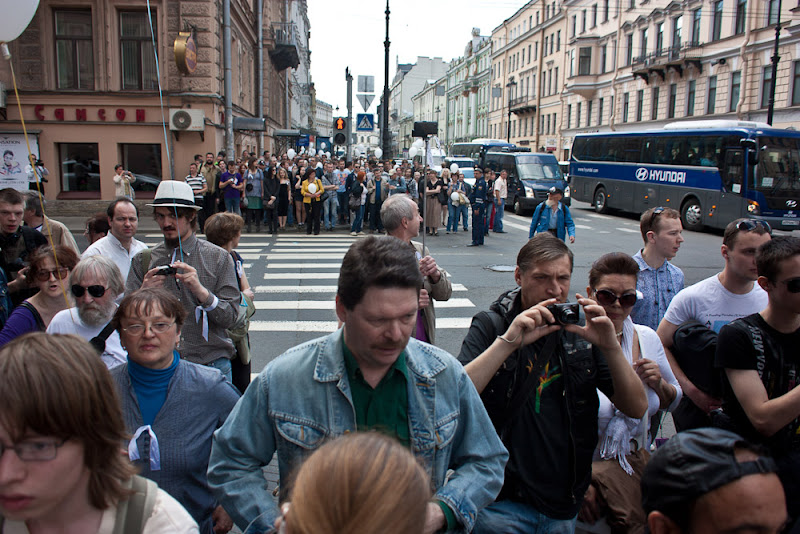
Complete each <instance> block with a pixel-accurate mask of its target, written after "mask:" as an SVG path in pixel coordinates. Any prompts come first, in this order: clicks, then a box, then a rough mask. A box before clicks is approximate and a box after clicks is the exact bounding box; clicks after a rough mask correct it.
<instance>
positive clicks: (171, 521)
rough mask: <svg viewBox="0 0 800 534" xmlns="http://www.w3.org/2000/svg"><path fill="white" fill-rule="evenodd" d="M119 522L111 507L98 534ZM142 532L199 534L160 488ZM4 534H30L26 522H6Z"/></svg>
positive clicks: (176, 502) (195, 524)
mask: <svg viewBox="0 0 800 534" xmlns="http://www.w3.org/2000/svg"><path fill="white" fill-rule="evenodd" d="M116 521H117V507H116V506H111V507H110V508H107V509H106V510H105V511H104V512H103V518H102V519H101V520H100V528H99V529H98V530H97V534H112V533H113V532H114V527H115V523H116ZM142 532H146V533H147V534H199V532H200V530H199V529H198V528H197V523H195V521H194V519H192V516H190V515H189V512H187V511H186V510H185V509H184V508H183V506H181V505H180V504H179V503H178V501H176V500H175V499H174V498H173V497H171V496H170V494H169V493H167V492H166V491H164V490H162V489H161V488H159V490H158V495H156V501H155V503H154V505H153V513H152V514H150V517H149V518H148V519H147V521H145V523H144V526H143V527H142ZM2 534H29V531H28V527H27V526H26V525H25V522H24V521H11V520H6V522H5V524H4V525H3V530H2Z"/></svg>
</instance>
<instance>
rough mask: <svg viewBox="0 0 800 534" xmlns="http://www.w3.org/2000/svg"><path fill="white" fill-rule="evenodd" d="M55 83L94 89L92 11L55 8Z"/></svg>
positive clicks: (59, 86) (58, 85) (76, 87)
mask: <svg viewBox="0 0 800 534" xmlns="http://www.w3.org/2000/svg"><path fill="white" fill-rule="evenodd" d="M54 15H55V26H56V65H57V66H56V78H57V80H56V84H57V87H58V88H59V89H89V90H90V89H94V55H93V50H92V12H91V11H90V10H85V11H83V10H81V11H66V10H63V11H62V10H58V11H55V13H54Z"/></svg>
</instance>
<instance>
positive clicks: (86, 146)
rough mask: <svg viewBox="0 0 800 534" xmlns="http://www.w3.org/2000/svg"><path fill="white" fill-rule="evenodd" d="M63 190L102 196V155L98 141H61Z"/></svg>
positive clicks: (59, 150)
mask: <svg viewBox="0 0 800 534" xmlns="http://www.w3.org/2000/svg"><path fill="white" fill-rule="evenodd" d="M58 153H59V157H60V159H61V190H62V191H64V192H75V191H81V192H92V193H97V196H98V198H99V196H100V163H99V161H100V156H99V155H98V150H97V143H61V144H59V145H58Z"/></svg>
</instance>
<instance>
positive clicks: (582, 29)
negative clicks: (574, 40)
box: [581, 9, 586, 33]
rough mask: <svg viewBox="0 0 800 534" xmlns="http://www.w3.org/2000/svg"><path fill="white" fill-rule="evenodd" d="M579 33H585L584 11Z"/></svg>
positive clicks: (584, 11)
mask: <svg viewBox="0 0 800 534" xmlns="http://www.w3.org/2000/svg"><path fill="white" fill-rule="evenodd" d="M581 33H586V10H585V9H584V10H583V15H582V19H581Z"/></svg>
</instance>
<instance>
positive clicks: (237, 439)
mask: <svg viewBox="0 0 800 534" xmlns="http://www.w3.org/2000/svg"><path fill="white" fill-rule="evenodd" d="M421 287H422V273H421V272H420V269H419V267H418V266H417V258H416V256H415V251H414V249H413V248H412V247H410V246H409V245H408V243H404V242H403V241H401V240H399V239H397V238H394V237H390V236H382V237H367V238H364V239H360V240H358V241H356V243H354V244H353V245H352V246H351V247H350V250H349V251H348V252H347V254H346V255H345V257H344V261H343V262H342V267H341V272H340V275H339V286H338V289H337V294H336V314H337V315H338V317H339V319H340V321H341V322H342V323H343V324H344V326H343V328H340V329H339V330H337V331H336V332H334V333H332V334H330V335H328V336H325V337H322V338H319V339H315V340H312V341H309V342H308V343H305V344H303V345H300V346H299V347H295V348H293V349H290V350H289V351H287V352H286V353H284V354H283V355H281V356H279V357H278V358H276V359H274V360H273V361H272V362H270V363H269V364H268V365H267V367H266V369H265V370H264V371H262V373H261V374H260V375H259V376H258V378H257V379H256V381H254V382H253V383H252V384H251V386H250V387H249V388H248V389H247V391H246V392H245V395H244V397H242V399H241V400H240V401H239V402H238V403H237V405H236V407H235V408H234V409H233V411H232V412H231V414H230V415H229V416H228V419H227V421H226V423H225V424H224V425H223V426H222V428H221V429H220V430H218V431H217V432H216V434H215V436H214V444H213V446H212V452H211V460H210V463H209V472H208V481H209V485H210V486H211V489H212V491H213V492H214V494H215V495H216V497H217V499H218V500H219V502H220V504H221V505H222V506H223V507H224V508H225V510H227V511H229V513H230V514H231V517H232V518H233V520H234V522H235V523H236V524H237V525H239V526H240V527H245V526H246V525H248V524H250V523H251V522H252V525H251V527H250V528H251V529H252V530H253V531H258V532H262V531H269V530H270V529H271V528H272V527H273V526H274V525H275V522H276V519H278V518H279V516H280V514H279V511H278V507H277V505H276V503H275V501H274V499H273V498H272V496H271V495H270V494H269V492H268V491H267V487H266V484H264V475H263V473H262V468H263V467H264V466H266V465H267V464H268V463H269V462H270V461H271V460H272V456H273V454H274V453H275V452H276V451H277V453H278V466H279V469H280V476H281V483H280V487H281V490H282V491H284V493H285V492H286V489H287V487H289V484H288V477H289V476H290V474H291V473H292V472H293V471H295V470H296V469H297V468H298V467H299V465H300V464H301V463H302V461H303V460H304V459H305V458H306V457H307V456H308V455H309V454H311V453H312V452H313V451H314V449H316V448H317V447H319V446H320V445H322V444H323V443H324V442H325V441H327V440H328V439H330V438H333V437H336V436H339V435H342V434H344V433H347V432H355V431H369V430H378V431H380V432H382V433H385V434H387V435H389V436H392V437H394V438H396V439H397V440H399V441H400V443H402V444H403V445H405V446H406V447H409V448H410V449H411V450H412V451H413V452H414V453H415V454H416V456H417V457H418V459H419V460H420V462H421V464H422V465H424V466H425V468H426V470H427V472H428V474H429V475H430V477H431V485H432V488H433V490H434V492H435V494H434V496H433V499H432V500H431V501H430V502H429V503H428V508H427V513H426V525H425V529H424V531H423V532H424V533H425V534H433V533H434V532H440V531H442V532H443V531H445V530H447V531H459V532H470V531H471V530H472V526H473V524H474V521H475V517H476V516H477V515H478V511H479V510H480V509H481V508H483V507H484V506H486V505H487V504H488V503H490V502H491V501H492V500H493V499H494V498H495V496H496V495H497V493H498V491H499V490H500V486H501V485H502V479H503V468H504V466H505V463H506V459H507V457H508V455H507V452H506V450H505V448H504V447H503V445H502V443H501V442H500V440H499V438H498V437H497V434H495V432H494V429H493V428H492V424H491V421H490V420H489V417H488V415H487V414H486V410H484V408H483V405H482V403H481V400H480V397H478V394H477V392H476V391H475V388H474V387H473V386H472V384H471V383H470V381H469V378H468V377H467V374H466V372H465V371H464V370H463V369H462V368H461V366H460V365H459V363H458V362H457V361H456V360H455V359H454V358H453V357H452V356H450V355H449V354H447V353H446V352H444V351H443V350H441V349H437V348H436V347H433V346H431V345H428V344H427V343H423V342H421V341H417V340H416V339H411V334H412V332H413V331H414V328H415V327H416V324H417V309H418V306H419V296H420V288H421ZM449 470H452V472H451V473H450V474H449V475H448V471H449ZM283 497H284V498H285V497H286V495H284V496H283ZM387 498H393V496H387ZM282 501H283V499H282Z"/></svg>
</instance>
